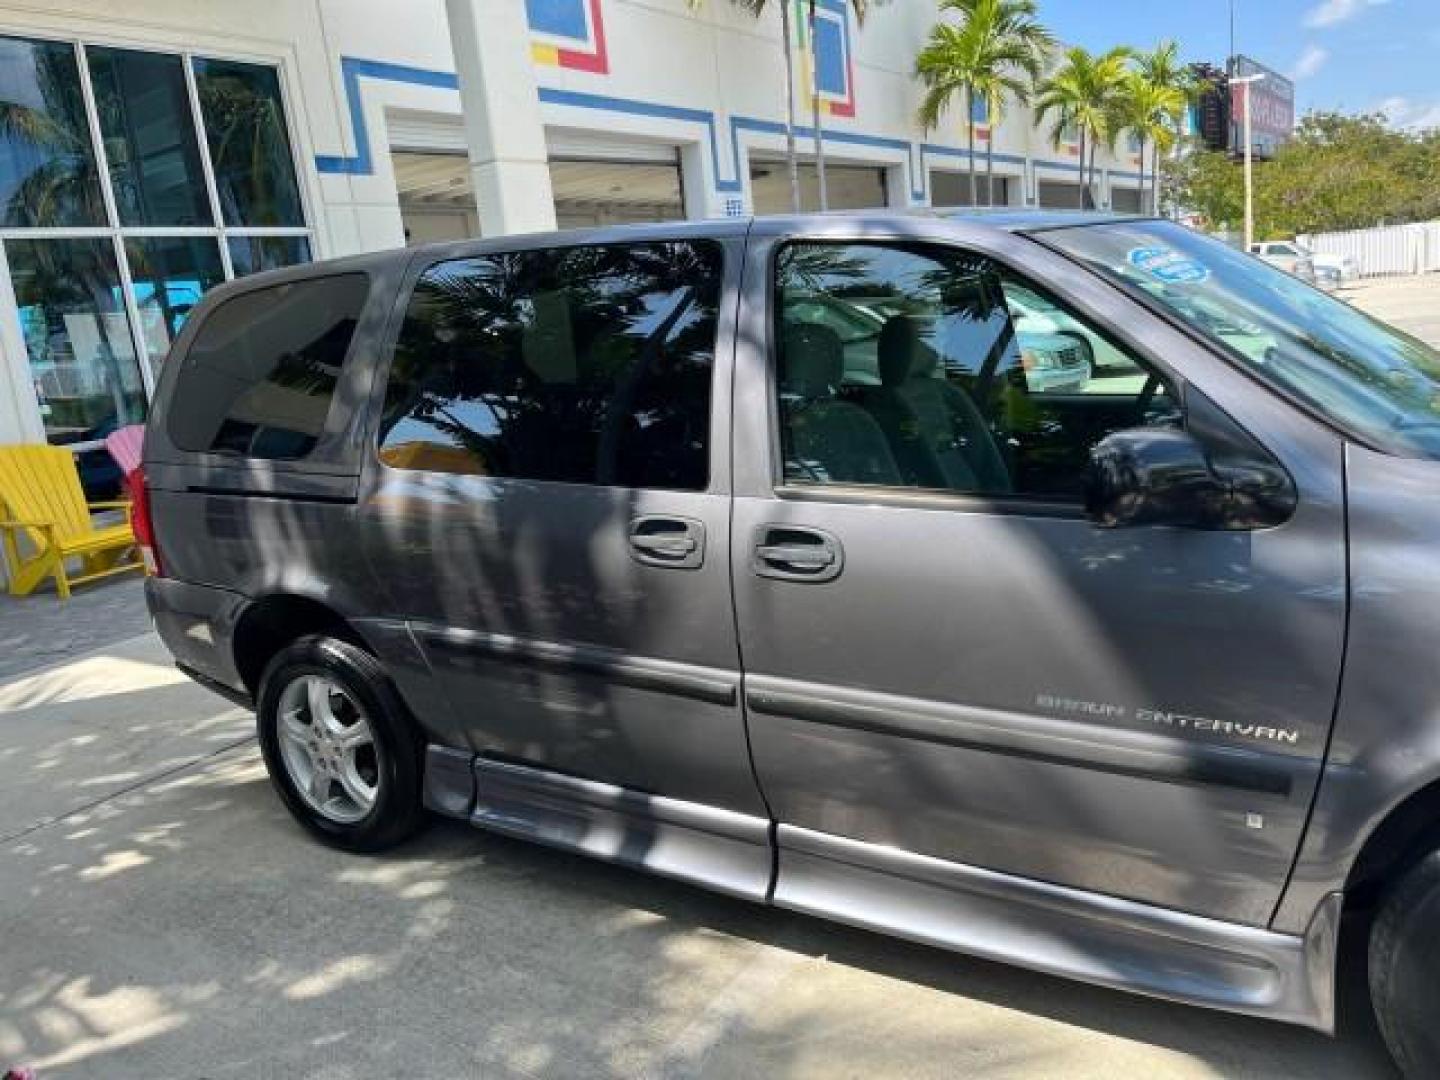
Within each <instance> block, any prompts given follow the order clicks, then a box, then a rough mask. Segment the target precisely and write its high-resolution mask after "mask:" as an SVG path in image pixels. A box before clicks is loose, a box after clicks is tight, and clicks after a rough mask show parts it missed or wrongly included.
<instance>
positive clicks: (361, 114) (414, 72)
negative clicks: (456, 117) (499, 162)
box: [315, 56, 460, 176]
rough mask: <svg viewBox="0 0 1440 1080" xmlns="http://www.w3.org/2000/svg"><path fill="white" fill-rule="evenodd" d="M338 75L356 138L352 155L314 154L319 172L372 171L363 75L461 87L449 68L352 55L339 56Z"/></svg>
mask: <svg viewBox="0 0 1440 1080" xmlns="http://www.w3.org/2000/svg"><path fill="white" fill-rule="evenodd" d="M340 76H341V83H342V85H343V86H344V88H345V105H346V107H347V108H348V110H349V112H350V133H351V135H352V137H353V138H354V140H355V155H354V156H353V157H338V156H332V155H326V154H317V155H315V168H316V169H318V170H319V171H320V172H322V173H340V174H348V175H351V176H369V175H370V174H371V173H373V172H374V171H375V161H374V158H373V157H372V156H371V152H370V132H369V129H368V128H367V127H366V126H365V107H364V105H363V103H362V102H361V100H360V80H361V79H362V78H366V79H381V80H384V81H386V82H398V83H409V84H410V85H412V86H432V87H437V88H439V89H441V90H458V89H459V88H460V80H459V78H457V77H456V75H455V73H454V72H451V71H434V70H432V69H430V68H417V67H409V66H407V65H405V64H390V63H387V62H385V61H383V60H361V59H359V58H357V57H353V56H342V57H341V58H340Z"/></svg>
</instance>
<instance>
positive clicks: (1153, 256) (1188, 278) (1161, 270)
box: [1126, 247, 1210, 285]
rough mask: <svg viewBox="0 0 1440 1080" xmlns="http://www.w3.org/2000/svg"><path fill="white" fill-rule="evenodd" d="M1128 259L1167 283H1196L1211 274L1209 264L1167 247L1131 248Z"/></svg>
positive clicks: (1138, 267)
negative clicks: (1204, 264) (1203, 263)
mask: <svg viewBox="0 0 1440 1080" xmlns="http://www.w3.org/2000/svg"><path fill="white" fill-rule="evenodd" d="M1126 259H1127V261H1128V262H1129V263H1130V265H1131V266H1133V267H1135V268H1136V269H1137V270H1143V271H1144V272H1145V273H1147V274H1149V275H1150V276H1151V277H1153V278H1156V279H1157V280H1159V281H1163V282H1165V284H1167V285H1195V284H1198V283H1199V282H1201V281H1204V280H1205V279H1206V278H1208V277H1209V276H1210V269H1209V267H1207V266H1203V265H1202V264H1200V263H1198V262H1196V261H1195V260H1194V259H1192V258H1189V257H1188V256H1185V255H1182V254H1180V252H1178V251H1176V250H1174V249H1173V248H1167V247H1137V248H1131V249H1130V253H1129V254H1128V255H1127V256H1126Z"/></svg>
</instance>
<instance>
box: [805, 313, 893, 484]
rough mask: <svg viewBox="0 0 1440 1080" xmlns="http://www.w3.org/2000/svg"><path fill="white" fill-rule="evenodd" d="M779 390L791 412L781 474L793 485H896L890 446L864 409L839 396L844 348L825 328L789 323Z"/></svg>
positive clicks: (810, 324)
mask: <svg viewBox="0 0 1440 1080" xmlns="http://www.w3.org/2000/svg"><path fill="white" fill-rule="evenodd" d="M780 375H781V377H780V386H781V391H782V398H783V403H784V406H785V408H786V410H787V411H788V413H789V418H788V419H789V423H788V424H787V425H786V426H787V428H788V431H789V435H790V445H789V446H788V447H787V448H786V450H787V455H786V458H787V460H786V462H785V472H786V476H787V478H791V479H796V480H806V479H810V480H827V481H829V482H831V483H841V484H888V485H891V486H895V485H899V484H900V483H901V482H902V481H901V477H900V470H899V468H898V467H897V466H896V464H895V457H894V455H893V454H892V453H891V450H890V442H889V440H888V439H886V437H885V432H884V431H882V430H881V428H880V425H879V424H878V423H876V421H875V418H874V417H873V416H871V415H870V413H869V412H867V411H866V410H865V409H864V408H863V407H862V406H860V405H857V404H856V403H855V402H853V401H849V400H846V399H845V398H843V397H841V394H840V384H841V381H842V380H843V378H844V375H845V349H844V346H843V345H842V344H841V342H840V335H839V334H837V333H836V332H835V331H834V330H831V329H830V328H829V327H828V326H820V325H818V324H815V323H792V324H790V325H788V326H786V327H785V328H784V330H783V332H782V334H781V340H780Z"/></svg>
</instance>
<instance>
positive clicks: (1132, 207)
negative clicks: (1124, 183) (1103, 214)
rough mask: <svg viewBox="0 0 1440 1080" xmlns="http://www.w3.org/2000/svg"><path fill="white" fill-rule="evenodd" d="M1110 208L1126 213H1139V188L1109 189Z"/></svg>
mask: <svg viewBox="0 0 1440 1080" xmlns="http://www.w3.org/2000/svg"><path fill="white" fill-rule="evenodd" d="M1110 209H1111V210H1121V211H1124V212H1125V213H1127V214H1138V213H1140V189H1139V188H1126V187H1112V188H1111V189H1110Z"/></svg>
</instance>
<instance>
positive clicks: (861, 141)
mask: <svg viewBox="0 0 1440 1080" xmlns="http://www.w3.org/2000/svg"><path fill="white" fill-rule="evenodd" d="M742 131H754V132H758V133H760V134H762V135H782V136H783V135H784V134H785V125H784V124H782V123H780V122H779V121H778V120H757V119H754V118H752V117H748V116H732V117H731V118H730V153H731V157H732V158H733V159H734V161H735V167H736V170H737V172H738V170H739V167H740V162H741V160H742V156H741V153H740V132H742ZM822 135H823V136H824V138H825V141H826V142H827V143H839V144H849V145H851V146H873V147H878V148H879V149H882V150H899V151H903V152H904V154H905V173H906V176H907V178H908V179H909V183H910V197H911V198H912V199H924V198H925V189H924V187H923V186H922V187H920V188H918V189H917V188H916V187H915V178H914V177H913V176H912V175H911V174H912V173H913V172H914V169H913V162H912V158H911V149H912V144H911V143H910V142H909V141H908V140H905V139H894V138H888V137H886V136H883V135H866V134H863V133H862V132H858V131H845V130H844V129H835V130H832V129H829V128H826V129H824V130H823V131H822ZM795 138H796V140H800V139H809V140H811V141H812V142H813V141H814V139H815V128H814V127H813V126H807V125H805V124H796V125H795ZM922 171H923V170H922ZM739 187H740V182H739V180H738V179H737V180H736V181H735V190H739Z"/></svg>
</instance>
